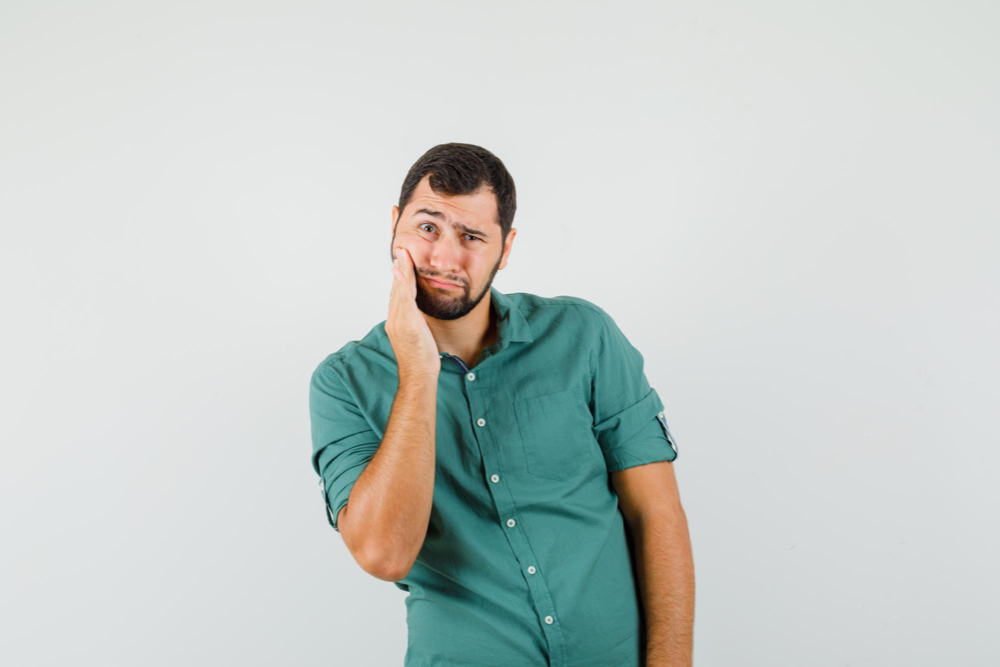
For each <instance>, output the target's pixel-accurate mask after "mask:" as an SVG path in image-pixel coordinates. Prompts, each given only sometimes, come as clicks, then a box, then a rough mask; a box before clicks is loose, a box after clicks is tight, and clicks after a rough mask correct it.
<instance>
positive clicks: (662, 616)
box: [610, 461, 695, 667]
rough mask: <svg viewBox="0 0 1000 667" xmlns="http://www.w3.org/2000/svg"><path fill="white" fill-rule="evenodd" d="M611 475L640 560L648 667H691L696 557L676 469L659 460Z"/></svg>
mask: <svg viewBox="0 0 1000 667" xmlns="http://www.w3.org/2000/svg"><path fill="white" fill-rule="evenodd" d="M610 476H611V482H612V484H613V485H614V488H615V491H616V493H617V494H618V500H619V507H620V508H621V511H622V515H623V516H624V517H625V521H626V523H627V525H628V529H629V534H630V535H631V536H632V544H633V546H632V548H633V549H634V552H635V557H636V566H637V570H638V571H637V575H638V579H639V586H640V590H641V593H642V600H643V607H644V609H645V617H646V667H690V665H691V664H692V657H693V655H692V654H693V649H694V589H695V585H694V559H693V557H692V553H691V539H690V535H689V534H688V525H687V516H686V515H685V513H684V508H683V507H682V506H681V500H680V493H679V491H678V489H677V480H676V478H675V477H674V465H673V463H672V462H670V461H657V462H653V463H647V464H645V465H638V466H633V467H630V468H625V469H624V470H619V471H617V472H612V473H611V474H610Z"/></svg>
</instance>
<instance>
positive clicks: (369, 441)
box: [309, 364, 381, 533]
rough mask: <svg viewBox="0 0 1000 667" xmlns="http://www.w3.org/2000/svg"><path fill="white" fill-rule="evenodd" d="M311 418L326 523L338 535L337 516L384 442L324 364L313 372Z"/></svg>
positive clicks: (315, 458) (314, 460) (315, 459)
mask: <svg viewBox="0 0 1000 667" xmlns="http://www.w3.org/2000/svg"><path fill="white" fill-rule="evenodd" d="M309 416H310V420H311V426H312V448H313V451H312V466H313V470H315V471H316V473H317V474H318V475H319V487H320V491H321V493H322V495H323V501H324V503H325V505H326V513H327V520H328V521H329V523H330V525H331V526H333V529H334V530H336V531H337V532H338V533H339V532H340V528H338V527H337V515H338V514H339V512H340V510H341V509H342V508H343V507H344V505H346V504H347V500H348V497H349V496H350V494H351V489H352V488H354V483H355V482H356V481H357V480H358V477H360V476H361V473H362V472H363V471H364V469H365V466H367V465H368V462H369V461H371V460H372V458H373V457H374V456H375V451H376V450H377V449H378V446H379V443H380V442H381V439H380V438H379V437H378V436H377V435H376V434H375V432H374V431H373V430H372V428H371V425H370V424H369V423H368V420H367V419H366V418H365V416H364V415H363V414H362V413H361V411H360V410H359V409H358V406H357V402H356V400H355V399H354V397H353V396H352V394H351V393H350V392H349V391H348V389H347V387H345V386H344V383H343V381H342V380H341V379H340V377H339V376H338V375H337V374H336V372H335V371H334V370H333V369H332V368H330V367H329V366H327V365H325V364H323V365H320V366H319V367H318V368H317V369H316V370H315V371H313V374H312V378H311V380H310V383H309Z"/></svg>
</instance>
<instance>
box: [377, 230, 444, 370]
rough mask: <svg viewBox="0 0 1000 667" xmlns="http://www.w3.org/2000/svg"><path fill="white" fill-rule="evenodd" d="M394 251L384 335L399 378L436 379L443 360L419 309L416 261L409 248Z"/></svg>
mask: <svg viewBox="0 0 1000 667" xmlns="http://www.w3.org/2000/svg"><path fill="white" fill-rule="evenodd" d="M395 250H396V252H395V253H394V258H393V267H392V275H393V281H392V290H391V291H390V292H389V316H388V317H387V318H386V321H385V333H386V335H387V336H388V337H389V342H390V343H391V344H392V350H393V352H394V353H395V355H396V364H397V366H398V368H399V377H400V379H402V378H403V377H404V376H410V377H413V376H416V377H437V376H438V374H439V373H440V372H441V357H440V356H438V347H437V341H435V340H434V335H433V334H432V333H431V330H430V327H428V326H427V320H425V319H424V315H423V313H422V312H421V311H420V309H419V308H418V307H417V274H416V269H415V268H414V265H413V259H412V258H411V257H410V253H409V251H408V250H407V249H406V248H401V247H397V248H396V249H395Z"/></svg>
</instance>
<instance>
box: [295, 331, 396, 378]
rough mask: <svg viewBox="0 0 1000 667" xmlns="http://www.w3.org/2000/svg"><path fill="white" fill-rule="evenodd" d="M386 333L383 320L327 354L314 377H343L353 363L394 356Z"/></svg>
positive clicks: (315, 371)
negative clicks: (363, 333) (355, 338)
mask: <svg viewBox="0 0 1000 667" xmlns="http://www.w3.org/2000/svg"><path fill="white" fill-rule="evenodd" d="M388 340H389V339H388V336H387V335H386V333H385V320H382V321H381V322H379V323H378V324H376V325H375V326H374V327H372V328H371V329H370V330H369V331H368V333H366V334H365V335H364V336H363V337H361V338H359V339H357V340H349V341H347V342H346V343H344V344H343V345H342V346H341V347H340V348H339V349H337V350H335V351H334V352H330V353H329V354H327V355H326V356H325V357H324V358H323V359H322V361H320V362H319V363H318V364H317V365H316V367H315V368H314V369H313V377H315V376H317V375H333V376H340V377H341V378H343V377H344V376H345V373H346V371H347V369H348V367H350V366H351V365H357V364H361V365H365V364H369V363H371V360H372V359H375V358H392V359H393V360H395V355H394V354H393V352H392V346H391V345H390V344H388Z"/></svg>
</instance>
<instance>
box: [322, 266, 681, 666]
mask: <svg viewBox="0 0 1000 667" xmlns="http://www.w3.org/2000/svg"><path fill="white" fill-rule="evenodd" d="M490 294H491V299H492V307H493V308H494V312H495V314H496V317H497V322H498V327H499V333H498V336H497V339H496V341H495V342H494V343H493V344H491V345H489V346H488V347H486V348H485V349H484V350H483V353H482V355H481V356H480V359H479V362H478V363H477V364H476V366H475V367H473V368H469V367H468V364H466V363H465V362H464V361H463V360H462V359H460V358H458V357H456V356H454V355H450V354H447V353H442V354H441V355H440V356H441V374H440V376H439V377H438V393H437V431H436V442H435V448H436V459H437V464H436V467H435V472H434V475H435V476H434V498H433V507H432V509H431V515H430V522H429V525H428V527H427V536H426V538H425V540H424V544H423V546H422V548H421V550H420V553H419V555H418V557H417V560H416V562H415V563H414V565H413V568H412V569H411V570H410V572H409V574H407V576H406V577H405V578H403V579H402V580H400V581H398V582H394V583H395V585H396V586H397V587H399V588H400V589H402V590H404V591H408V592H409V595H407V596H406V598H405V603H406V624H407V631H408V644H407V651H406V656H405V666H406V667H429V666H431V665H447V666H455V667H458V666H463V667H466V666H476V667H478V666H487V665H489V666H498V667H499V666H502V667H511V666H514V665H516V666H518V667H533V666H536V665H537V666H538V667H543V666H547V665H552V666H555V667H577V666H583V665H594V666H600V667H625V666H629V667H638V666H640V665H642V664H643V662H644V659H643V656H644V653H645V626H644V614H643V607H642V598H641V595H640V591H639V587H638V580H637V578H636V575H635V571H634V565H633V563H632V560H631V558H630V551H629V549H630V545H629V538H628V535H627V533H626V528H625V523H624V518H623V516H622V514H621V511H620V510H619V508H618V496H617V495H616V494H615V491H614V487H613V486H612V484H611V483H610V478H609V473H610V472H613V471H616V470H622V469H624V468H628V467H631V466H637V465H642V464H644V463H650V462H653V461H672V460H674V459H675V458H676V457H677V447H676V442H675V440H674V438H673V436H672V435H671V433H670V431H669V430H668V428H667V422H666V418H665V417H664V413H663V409H664V408H663V403H662V402H661V400H660V397H659V395H657V393H656V390H655V389H652V388H651V387H650V385H649V383H648V382H647V380H646V377H645V374H644V373H643V358H642V355H641V354H640V353H639V351H638V350H636V349H635V348H634V347H633V346H632V345H631V344H630V343H629V341H628V339H627V338H626V337H625V335H624V334H623V333H622V332H621V330H620V329H619V328H618V326H617V325H616V324H615V322H614V320H613V319H612V318H611V316H610V315H608V314H607V313H606V312H605V311H604V310H603V309H601V308H599V307H598V306H596V305H594V304H593V303H591V302H589V301H587V300H585V299H581V298H578V297H572V296H557V297H551V298H548V297H541V296H536V295H533V294H527V293H512V294H501V293H500V292H499V291H497V289H496V288H495V287H492V286H491V288H490ZM398 386H399V377H398V373H397V366H396V357H395V354H394V353H393V349H392V344H391V342H390V341H389V339H388V337H387V336H386V333H385V321H383V322H380V323H379V324H378V325H376V326H375V327H374V328H373V329H372V330H371V331H370V332H369V333H368V334H367V335H366V336H365V337H364V338H362V339H361V340H359V341H351V342H348V343H347V344H345V345H344V346H343V347H342V348H341V349H340V350H338V351H337V352H334V353H332V354H330V355H329V356H328V357H327V358H326V359H324V360H323V361H322V362H321V363H320V364H319V366H318V367H317V368H316V370H315V371H314V372H313V374H312V378H311V382H310V396H309V406H310V415H311V420H312V440H313V454H312V464H313V468H314V470H315V471H316V473H317V474H318V475H319V476H320V480H319V483H320V488H321V490H322V492H323V498H324V500H325V501H326V514H327V519H328V521H329V522H330V524H331V525H332V526H333V527H334V529H335V530H336V529H337V525H336V519H337V514H338V513H339V512H340V509H341V508H342V507H343V506H344V505H345V504H347V501H348V496H349V494H350V492H351V488H352V487H353V486H354V483H355V481H357V479H358V477H359V475H360V474H361V472H362V471H363V470H364V468H365V465H366V464H367V463H368V462H369V461H370V460H371V459H372V457H373V456H374V455H375V452H376V450H377V449H378V446H379V443H380V441H381V439H382V436H383V434H384V433H385V427H386V424H387V423H388V421H389V414H390V411H391V409H392V403H393V398H394V397H395V394H396V389H397V387H398Z"/></svg>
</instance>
